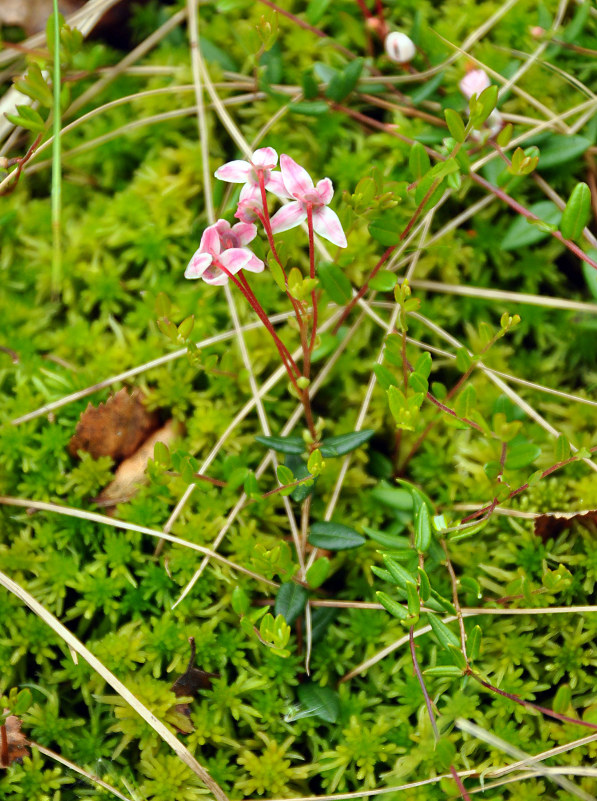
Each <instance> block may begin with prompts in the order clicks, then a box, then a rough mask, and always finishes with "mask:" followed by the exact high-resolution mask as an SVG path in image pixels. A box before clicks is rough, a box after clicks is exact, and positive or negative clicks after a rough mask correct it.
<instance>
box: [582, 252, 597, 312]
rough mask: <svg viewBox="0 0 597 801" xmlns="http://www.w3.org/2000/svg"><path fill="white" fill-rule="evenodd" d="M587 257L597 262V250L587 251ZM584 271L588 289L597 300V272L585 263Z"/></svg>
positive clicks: (583, 265)
mask: <svg viewBox="0 0 597 801" xmlns="http://www.w3.org/2000/svg"><path fill="white" fill-rule="evenodd" d="M587 256H588V257H589V258H590V259H593V261H597V248H590V249H589V250H587ZM582 271H583V276H584V279H585V281H586V282H587V289H588V290H589V292H590V293H591V295H592V296H593V297H594V298H595V299H596V300H597V270H596V269H595V268H594V267H591V265H590V264H587V263H586V261H583V264H582Z"/></svg>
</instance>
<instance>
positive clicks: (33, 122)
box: [4, 105, 46, 133]
mask: <svg viewBox="0 0 597 801" xmlns="http://www.w3.org/2000/svg"><path fill="white" fill-rule="evenodd" d="M17 111H18V114H5V115H4V116H5V117H6V119H7V120H8V121H9V122H12V124H13V125H20V127H21V128H25V129H26V130H28V131H34V132H35V133H41V132H42V131H44V130H45V128H46V124H45V122H44V120H43V118H42V116H41V114H40V113H39V112H38V111H36V110H35V109H34V108H31V106H25V105H22V106H17Z"/></svg>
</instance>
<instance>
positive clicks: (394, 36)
mask: <svg viewBox="0 0 597 801" xmlns="http://www.w3.org/2000/svg"><path fill="white" fill-rule="evenodd" d="M384 48H385V51H386V53H387V56H388V58H389V59H390V60H391V61H395V62H396V63H397V64H406V63H407V62H408V61H412V60H413V58H414V57H415V54H416V52H417V49H416V47H415V45H414V43H413V41H412V39H411V38H410V37H409V36H407V35H406V34H405V33H401V32H400V31H392V33H389V34H388V35H387V36H386V39H385V42H384Z"/></svg>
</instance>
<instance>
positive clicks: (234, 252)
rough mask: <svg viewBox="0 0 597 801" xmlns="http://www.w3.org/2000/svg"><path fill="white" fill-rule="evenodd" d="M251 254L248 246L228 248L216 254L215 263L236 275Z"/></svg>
mask: <svg viewBox="0 0 597 801" xmlns="http://www.w3.org/2000/svg"><path fill="white" fill-rule="evenodd" d="M252 257H253V254H252V253H251V251H250V250H249V249H248V248H229V249H228V250H225V251H224V252H223V253H222V254H221V255H220V256H218V261H217V263H218V264H219V265H222V267H225V268H226V269H227V270H228V272H229V273H232V275H236V273H238V272H239V271H240V270H242V269H243V267H244V266H245V265H246V264H247V262H249V261H250V260H251V258H252Z"/></svg>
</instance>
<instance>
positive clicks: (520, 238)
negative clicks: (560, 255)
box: [501, 200, 562, 250]
mask: <svg viewBox="0 0 597 801" xmlns="http://www.w3.org/2000/svg"><path fill="white" fill-rule="evenodd" d="M529 211H531V212H532V213H533V214H536V215H537V217H539V219H540V220H543V221H545V222H546V223H548V224H550V225H559V223H560V219H561V216H562V212H561V211H560V210H559V208H558V207H557V206H556V205H555V203H552V202H551V200H540V201H539V203H534V204H533V205H532V206H530V207H529ZM547 236H549V232H548V231H542V230H541V229H540V228H537V227H536V226H535V225H530V224H529V223H528V222H527V221H526V218H525V217H517V218H516V219H515V220H514V222H513V223H512V225H511V226H510V227H509V228H508V230H507V231H506V235H505V236H504V238H503V240H502V244H501V248H502V250H516V249H518V248H520V247H524V246H526V245H532V244H534V243H535V242H540V241H541V240H542V239H545V238H546V237H547Z"/></svg>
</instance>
